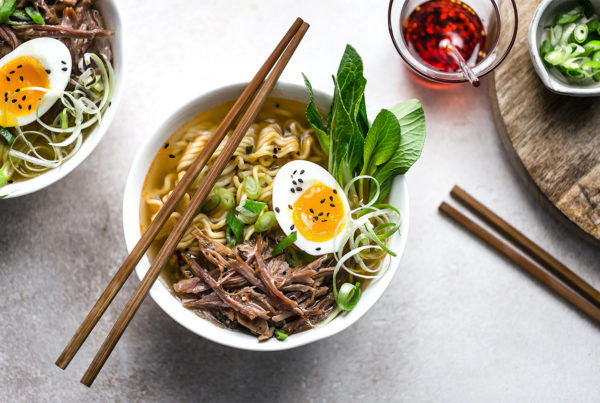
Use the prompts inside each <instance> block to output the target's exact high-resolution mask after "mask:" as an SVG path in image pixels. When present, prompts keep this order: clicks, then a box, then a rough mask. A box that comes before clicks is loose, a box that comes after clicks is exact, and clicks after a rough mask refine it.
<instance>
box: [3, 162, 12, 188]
mask: <svg viewBox="0 0 600 403" xmlns="http://www.w3.org/2000/svg"><path fill="white" fill-rule="evenodd" d="M13 173H15V170H14V168H13V166H12V164H11V163H10V161H6V162H5V163H4V165H2V167H1V168H0V187H1V186H4V185H6V184H7V183H8V181H9V180H10V178H11V177H12V176H13Z"/></svg>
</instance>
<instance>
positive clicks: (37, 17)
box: [25, 7, 46, 25]
mask: <svg viewBox="0 0 600 403" xmlns="http://www.w3.org/2000/svg"><path fill="white" fill-rule="evenodd" d="M25 12H26V13H27V15H28V16H29V18H31V20H32V21H33V22H35V23H36V24H38V25H44V24H45V23H46V22H45V21H44V17H42V14H40V13H39V11H37V10H36V9H35V8H33V7H25Z"/></svg>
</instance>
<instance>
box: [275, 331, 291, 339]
mask: <svg viewBox="0 0 600 403" xmlns="http://www.w3.org/2000/svg"><path fill="white" fill-rule="evenodd" d="M274 333H275V338H276V339H277V340H279V341H284V340H285V339H287V337H288V334H287V333H286V332H284V331H283V330H280V329H275V332H274Z"/></svg>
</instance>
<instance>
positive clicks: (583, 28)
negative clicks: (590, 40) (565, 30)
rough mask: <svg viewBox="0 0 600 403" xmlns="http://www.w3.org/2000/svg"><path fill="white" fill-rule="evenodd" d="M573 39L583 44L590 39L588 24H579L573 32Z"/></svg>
mask: <svg viewBox="0 0 600 403" xmlns="http://www.w3.org/2000/svg"><path fill="white" fill-rule="evenodd" d="M573 37H574V38H575V40H576V41H577V43H583V42H584V41H585V40H586V39H587V37H588V26H587V25H586V24H579V25H577V26H576V27H575V29H574V30H573Z"/></svg>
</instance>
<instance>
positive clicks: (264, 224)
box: [254, 211, 275, 232]
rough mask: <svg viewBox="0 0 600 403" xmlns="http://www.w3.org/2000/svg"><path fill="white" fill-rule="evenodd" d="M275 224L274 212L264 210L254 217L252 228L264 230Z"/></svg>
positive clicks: (258, 230) (259, 230)
mask: <svg viewBox="0 0 600 403" xmlns="http://www.w3.org/2000/svg"><path fill="white" fill-rule="evenodd" d="M273 224H275V213H274V212H272V211H265V212H264V213H262V214H261V215H260V216H258V218H257V219H256V222H255V223H254V230H255V231H256V232H265V231H267V230H268V229H270V228H271V227H272V226H273Z"/></svg>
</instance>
